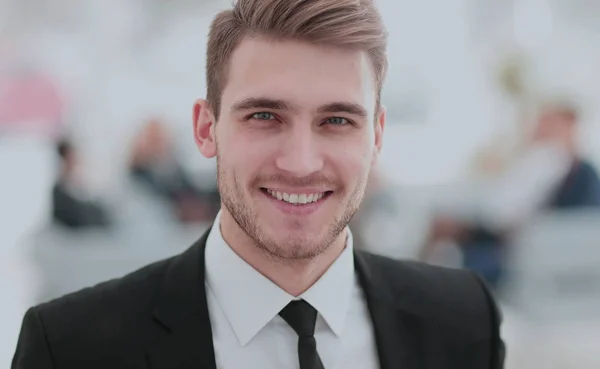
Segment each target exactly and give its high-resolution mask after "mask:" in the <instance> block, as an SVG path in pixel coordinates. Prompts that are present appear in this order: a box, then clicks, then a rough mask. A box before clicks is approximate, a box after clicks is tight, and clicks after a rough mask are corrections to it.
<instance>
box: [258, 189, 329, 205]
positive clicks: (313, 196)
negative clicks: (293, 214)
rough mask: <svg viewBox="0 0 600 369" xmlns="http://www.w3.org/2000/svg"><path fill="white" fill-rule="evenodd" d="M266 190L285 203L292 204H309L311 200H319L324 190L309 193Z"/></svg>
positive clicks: (323, 194)
mask: <svg viewBox="0 0 600 369" xmlns="http://www.w3.org/2000/svg"><path fill="white" fill-rule="evenodd" d="M267 192H268V193H269V194H270V195H271V196H273V197H275V198H277V199H278V200H281V201H285V202H287V203H290V204H294V205H304V204H310V203H312V202H316V201H319V200H320V199H321V198H322V197H323V196H325V193H324V192H320V193H310V194H305V193H302V194H296V193H286V192H279V191H273V190H267Z"/></svg>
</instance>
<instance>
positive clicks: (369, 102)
mask: <svg viewBox="0 0 600 369" xmlns="http://www.w3.org/2000/svg"><path fill="white" fill-rule="evenodd" d="M373 82H374V80H373V72H372V68H371V66H370V63H369V61H368V58H367V56H366V53H365V52H363V51H360V50H350V49H342V48H336V47H331V46H321V45H314V44H310V43H307V42H301V41H293V40H284V41H280V40H270V39H266V38H260V37H259V38H247V39H245V40H243V41H242V42H241V43H240V45H239V46H238V48H237V49H236V50H235V51H234V53H233V55H232V58H231V61H230V66H229V71H228V76H227V84H226V86H224V89H223V94H222V98H221V101H222V106H223V108H227V107H228V106H230V105H231V104H233V103H235V102H236V101H239V100H243V99H246V98H250V97H258V96H260V97H269V98H277V99H283V100H289V101H291V102H293V103H294V104H295V105H298V106H300V107H301V108H307V109H310V108H316V107H318V106H320V105H322V104H326V103H330V102H332V101H345V102H351V103H355V104H360V105H362V106H363V107H364V108H365V109H366V110H367V111H369V112H372V111H373V110H374V105H375V87H374V86H375V84H374V83H373Z"/></svg>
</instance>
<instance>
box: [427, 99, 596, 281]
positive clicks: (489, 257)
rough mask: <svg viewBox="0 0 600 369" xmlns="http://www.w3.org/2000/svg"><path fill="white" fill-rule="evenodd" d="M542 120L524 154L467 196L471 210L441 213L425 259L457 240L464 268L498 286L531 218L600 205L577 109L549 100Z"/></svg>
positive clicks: (540, 111) (540, 113) (541, 110)
mask: <svg viewBox="0 0 600 369" xmlns="http://www.w3.org/2000/svg"><path fill="white" fill-rule="evenodd" d="M536 119H537V121H536V124H535V126H534V128H533V130H532V132H531V134H530V135H529V138H528V139H527V140H526V143H525V148H524V150H523V151H521V152H520V157H518V158H517V160H515V161H514V162H512V163H511V164H509V165H508V166H506V167H505V168H502V165H496V164H498V163H497V162H493V164H494V167H495V168H496V169H500V170H501V173H500V174H498V175H495V176H491V177H490V178H486V179H484V180H482V181H479V182H478V183H477V185H478V186H481V188H483V190H480V191H475V190H474V191H473V192H477V194H476V195H474V196H473V197H472V198H471V199H469V200H466V203H470V205H467V208H469V207H470V209H465V208H463V209H461V210H459V211H458V212H453V211H452V210H451V211H450V212H449V213H444V212H442V213H440V214H437V215H436V217H435V219H434V222H433V226H432V230H431V234H430V238H429V240H428V242H427V243H426V245H425V247H424V253H423V255H422V257H423V258H424V259H427V258H428V257H429V256H430V255H431V253H432V249H433V248H435V245H436V244H439V242H440V241H441V240H448V239H451V240H454V241H455V242H457V243H458V244H459V246H460V247H461V249H462V251H463V265H464V267H466V268H468V269H471V270H474V271H476V272H478V273H480V274H481V275H482V276H483V277H484V278H485V279H486V280H487V281H488V282H489V283H490V284H491V285H492V286H494V287H496V286H497V284H498V283H499V282H500V280H501V278H502V277H503V273H504V270H505V265H504V260H505V255H506V247H507V244H508V243H509V240H510V238H511V236H512V235H513V234H514V232H518V230H519V229H520V228H522V227H523V226H525V225H526V224H527V221H528V220H529V219H531V218H532V217H534V216H535V215H536V214H539V213H540V212H543V211H546V210H561V209H573V208H581V207H599V206H600V180H599V178H598V174H597V172H596V170H595V168H594V167H593V165H592V164H591V163H590V162H588V161H587V160H586V159H585V158H583V157H582V156H581V155H580V152H579V147H578V133H579V124H578V120H579V113H578V110H577V108H576V107H575V106H574V105H572V104H570V103H566V102H562V101H559V102H549V103H546V104H542V105H541V106H540V107H539V109H538V113H537V118H536ZM491 172H494V171H491ZM471 195H473V194H471ZM465 198H467V197H464V198H463V200H464V199H465ZM462 206H464V204H462V205H458V206H457V208H461V207H462ZM454 210H456V209H454Z"/></svg>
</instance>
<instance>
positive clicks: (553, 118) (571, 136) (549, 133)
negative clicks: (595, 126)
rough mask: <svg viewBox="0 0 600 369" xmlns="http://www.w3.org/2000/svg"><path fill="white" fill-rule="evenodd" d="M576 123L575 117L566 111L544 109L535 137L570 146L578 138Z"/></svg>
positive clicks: (539, 139) (538, 139)
mask: <svg viewBox="0 0 600 369" xmlns="http://www.w3.org/2000/svg"><path fill="white" fill-rule="evenodd" d="M575 125H576V123H575V122H574V121H573V118H572V117H570V116H569V115H568V114H566V113H563V112H560V111H554V110H547V111H543V112H541V113H540V116H539V118H538V124H537V126H536V129H535V132H534V139H535V140H537V141H543V142H553V143H557V144H560V145H561V146H565V147H569V148H570V147H571V146H572V145H574V141H575V139H576V130H575Z"/></svg>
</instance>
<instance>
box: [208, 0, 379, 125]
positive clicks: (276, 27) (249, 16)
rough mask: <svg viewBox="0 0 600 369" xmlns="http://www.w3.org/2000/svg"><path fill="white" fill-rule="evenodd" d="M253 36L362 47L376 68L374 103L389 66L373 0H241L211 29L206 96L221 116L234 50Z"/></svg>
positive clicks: (355, 47) (220, 15)
mask: <svg viewBox="0 0 600 369" xmlns="http://www.w3.org/2000/svg"><path fill="white" fill-rule="evenodd" d="M249 36H266V37H269V38H273V39H276V40H299V41H306V42H310V43H314V44H319V45H330V46H334V47H342V48H350V49H357V50H363V51H365V52H366V53H367V55H368V57H369V60H370V62H371V65H372V67H373V71H374V79H375V87H376V107H377V110H379V106H380V101H381V88H382V85H383V80H384V78H385V73H386V70H387V57H386V47H387V31H386V29H385V26H384V25H383V21H382V19H381V15H380V14H379V11H378V10H377V8H376V7H375V3H374V0H238V1H237V2H236V3H235V5H234V7H233V9H230V10H226V11H223V12H221V13H219V14H218V15H217V16H216V17H215V19H214V20H213V22H212V24H211V27H210V32H209V35H208V48H207V54H206V59H207V60H206V83H207V100H208V102H209V104H210V105H211V108H212V110H213V113H214V114H215V117H216V118H217V119H218V117H219V112H220V105H221V93H222V90H223V87H224V86H225V84H226V83H227V73H228V67H229V62H230V59H231V55H232V53H233V51H234V50H235V48H236V47H237V46H238V45H239V44H240V42H241V41H242V40H243V39H244V38H245V37H249Z"/></svg>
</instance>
